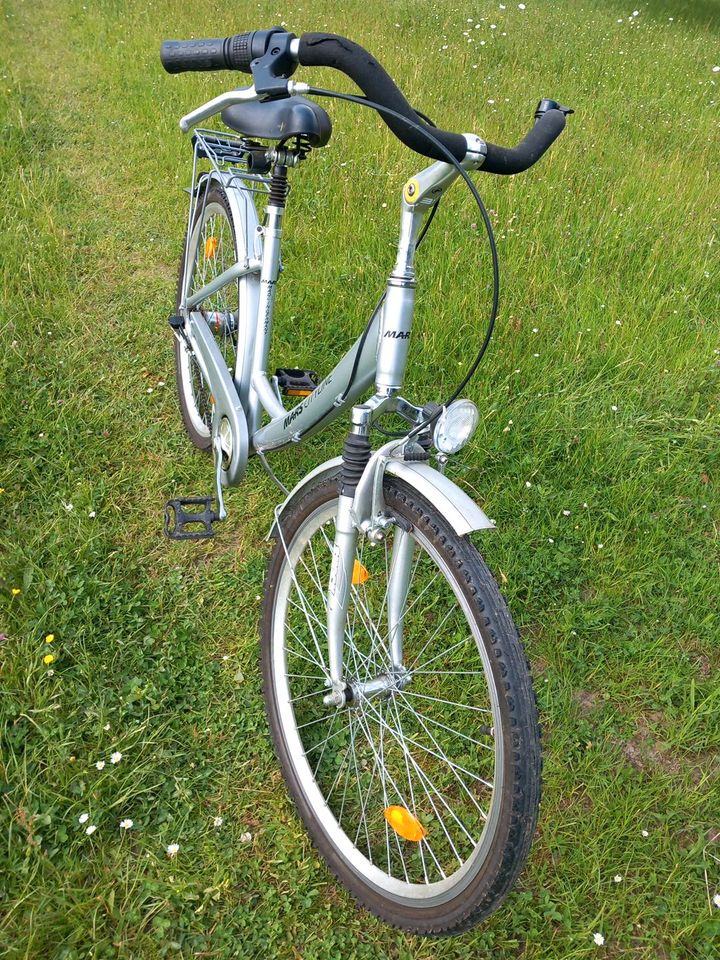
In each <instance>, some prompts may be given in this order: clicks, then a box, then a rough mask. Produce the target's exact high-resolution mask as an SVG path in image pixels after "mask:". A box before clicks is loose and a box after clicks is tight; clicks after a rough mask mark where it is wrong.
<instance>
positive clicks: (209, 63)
mask: <svg viewBox="0 0 720 960" xmlns="http://www.w3.org/2000/svg"><path fill="white" fill-rule="evenodd" d="M278 34H282V37H279V36H277V35H278ZM273 37H275V41H274V42H273ZM274 54H277V55H278V56H282V57H284V60H283V62H282V64H281V70H278V69H277V68H276V69H275V70H272V68H270V69H271V72H272V74H273V76H274V77H276V78H280V77H287V76H289V75H290V74H291V73H292V72H293V70H294V66H293V65H292V64H290V69H288V56H289V55H290V56H291V58H292V60H293V61H294V62H296V63H299V64H300V65H301V66H304V67H332V68H333V69H335V70H340V71H341V72H342V73H344V74H345V75H346V76H348V77H349V78H350V79H351V80H353V81H354V83H356V84H357V86H358V87H360V89H361V90H362V92H363V93H364V94H365V96H366V97H367V98H368V100H373V101H375V102H376V103H378V104H380V105H381V106H383V107H387V108H388V109H390V110H393V111H395V113H398V114H400V116H401V117H406V118H407V119H408V120H410V121H412V123H413V124H415V125H417V126H419V127H420V129H417V126H412V127H411V126H410V125H409V124H406V123H404V122H403V121H402V120H401V119H399V118H398V117H393V116H391V115H388V114H386V113H382V114H381V116H382V117H383V120H384V121H385V123H386V124H387V125H388V127H389V128H390V130H391V131H392V132H393V133H394V134H395V136H396V137H397V138H398V139H399V140H400V141H402V143H404V144H405V145H406V146H407V147H409V148H410V149H411V150H414V151H415V152H416V153H420V154H422V155H423V156H426V157H429V158H430V159H432V160H442V161H446V160H447V156H446V155H445V154H444V153H443V152H442V151H441V150H439V149H438V147H437V146H436V145H435V144H434V143H433V142H432V141H431V140H429V139H428V138H427V137H425V136H424V135H423V130H426V131H427V133H428V134H429V135H430V136H432V137H434V138H435V139H436V140H438V141H439V142H440V143H441V144H442V145H443V146H444V147H445V148H446V149H447V150H448V151H449V152H450V153H451V154H452V155H453V157H455V159H456V160H458V161H462V160H463V159H464V158H465V155H466V153H467V149H468V147H467V140H466V138H465V137H464V136H463V135H462V134H459V133H452V132H451V131H448V130H441V129H439V128H438V127H430V126H428V125H427V124H425V123H423V121H422V120H421V118H420V117H419V116H418V115H417V113H416V112H415V111H414V110H413V108H412V107H411V106H410V104H409V103H408V101H407V100H406V98H405V96H404V95H403V93H402V92H401V90H400V89H399V87H398V86H397V84H396V83H395V81H394V80H393V79H392V77H391V76H390V75H389V74H388V73H387V71H386V70H385V69H384V68H383V67H382V66H381V65H380V64H379V63H378V61H377V60H376V59H375V58H374V57H373V56H371V54H369V53H368V51H367V50H365V49H364V48H363V47H361V46H360V45H359V44H357V43H353V41H352V40H348V39H346V38H345V37H339V36H336V35H335V34H332V33H304V34H303V35H302V36H301V37H300V39H299V40H297V39H295V37H294V34H289V33H288V32H287V31H285V30H283V29H282V27H273V28H272V29H270V30H255V31H253V32H251V33H239V34H236V35H235V36H233V37H226V38H225V39H217V40H166V41H165V42H164V43H163V45H162V47H161V49H160V59H161V61H162V64H163V66H164V68H165V69H166V70H167V71H168V73H181V72H183V71H188V70H241V71H243V72H244V73H253V74H254V73H255V72H256V70H257V72H258V73H259V72H260V64H259V63H258V61H264V60H267V59H268V57H272V56H273V55H274ZM256 86H258V85H257V81H256ZM259 89H260V88H259V87H258V90H259ZM273 93H274V91H273ZM271 95H272V94H271ZM572 112H573V111H572V110H570V109H569V108H568V107H562V106H561V105H560V104H559V103H557V102H556V101H554V100H541V101H540V103H539V104H538V109H537V111H536V113H535V125H534V127H533V128H532V129H531V130H530V131H529V132H528V134H527V135H526V136H525V138H524V139H523V140H522V141H521V143H519V144H518V145H517V146H516V147H500V146H496V145H495V144H493V143H488V142H487V141H485V148H486V156H485V160H484V162H483V164H482V166H481V167H480V169H481V170H484V171H485V172H487V173H495V174H501V175H510V174H515V173H521V172H522V171H523V170H527V169H528V168H529V167H531V166H532V165H533V164H535V163H537V161H538V160H539V159H540V157H542V155H543V154H544V153H545V152H546V150H548V149H549V147H550V146H551V145H552V144H553V143H554V142H555V140H557V138H558V137H559V136H560V134H561V133H562V131H563V129H564V127H565V117H566V115H567V114H568V113H572Z"/></svg>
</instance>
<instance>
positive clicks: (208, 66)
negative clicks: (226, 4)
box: [160, 32, 254, 73]
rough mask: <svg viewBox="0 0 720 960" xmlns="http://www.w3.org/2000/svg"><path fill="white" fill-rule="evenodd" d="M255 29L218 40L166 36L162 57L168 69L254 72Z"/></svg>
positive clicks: (161, 51)
mask: <svg viewBox="0 0 720 960" xmlns="http://www.w3.org/2000/svg"><path fill="white" fill-rule="evenodd" d="M253 35H254V32H251V33H238V34H236V35H235V36H233V37H225V38H218V39H216V40H166V41H165V42H164V43H163V45H162V46H161V47H160V60H161V62H162V65H163V67H164V68H165V69H166V70H167V72H168V73H186V72H188V71H205V70H242V71H243V72H244V73H250V62H251V60H252V55H251V46H252V38H253Z"/></svg>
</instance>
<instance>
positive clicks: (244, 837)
mask: <svg viewBox="0 0 720 960" xmlns="http://www.w3.org/2000/svg"><path fill="white" fill-rule="evenodd" d="M251 840H252V834H251V833H250V832H248V833H241V834H240V843H250V841H251Z"/></svg>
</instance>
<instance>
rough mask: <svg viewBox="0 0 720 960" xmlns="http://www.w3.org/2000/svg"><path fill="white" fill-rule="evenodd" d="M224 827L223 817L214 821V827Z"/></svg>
mask: <svg viewBox="0 0 720 960" xmlns="http://www.w3.org/2000/svg"><path fill="white" fill-rule="evenodd" d="M222 825H223V818H222V817H215V819H214V820H213V826H214V827H221V826H222Z"/></svg>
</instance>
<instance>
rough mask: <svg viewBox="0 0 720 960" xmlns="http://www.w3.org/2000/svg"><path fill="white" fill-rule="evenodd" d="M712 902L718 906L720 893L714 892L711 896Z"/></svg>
mask: <svg viewBox="0 0 720 960" xmlns="http://www.w3.org/2000/svg"><path fill="white" fill-rule="evenodd" d="M713 903H714V904H715V906H716V907H720V893H716V894H715V896H714V897H713Z"/></svg>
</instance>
